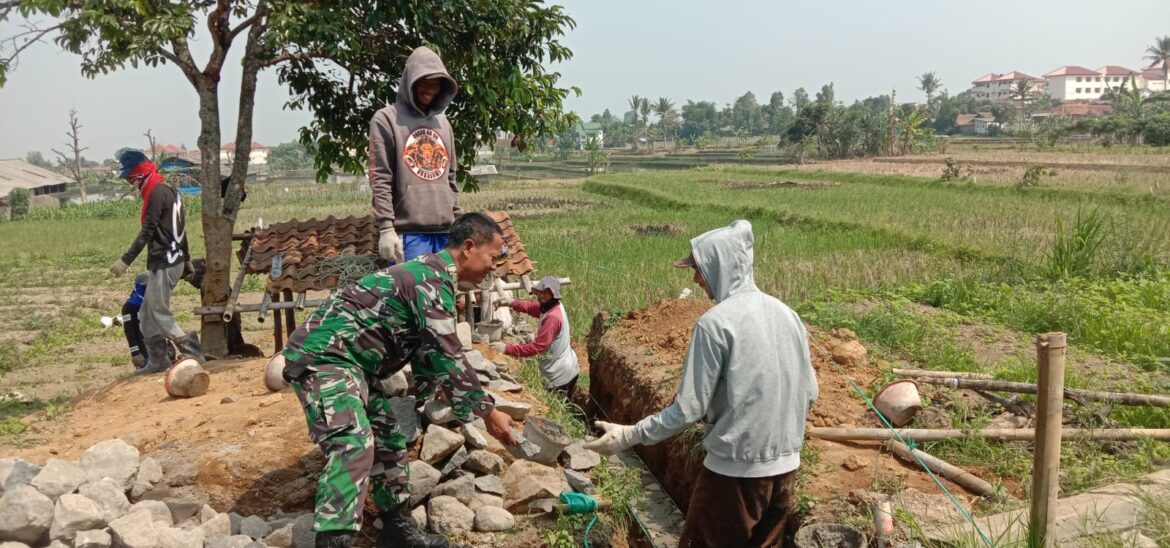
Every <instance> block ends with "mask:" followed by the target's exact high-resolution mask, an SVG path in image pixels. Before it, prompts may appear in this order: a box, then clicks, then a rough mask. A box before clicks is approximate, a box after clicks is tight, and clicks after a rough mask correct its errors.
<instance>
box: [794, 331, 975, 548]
mask: <svg viewBox="0 0 1170 548" xmlns="http://www.w3.org/2000/svg"><path fill="white" fill-rule="evenodd" d="M808 340H810V341H812V342H813V345H815V346H816V347H817V350H820V351H821V353H822V354H824V355H825V357H826V358H828V360H827V361H828V362H829V363H831V364H833V367H836V368H837V372H838V373H840V374H841V376H842V377H845V380H846V381H849V386H850V388H852V389H853V391H854V392H857V395H858V396H861V399H862V400H863V401H865V405H867V406H869V408H870V409H872V410H873V412H874V414H876V415H877V416H878V419H881V421H882V424H883V425H885V427H886V429H888V430H889V431H890V432H891V433H893V434H894V437H895V438H897V440H898V441H900V442H902V443H904V444H906V446H907V447H909V448H910V456H912V457H914V460H915V461H916V462H918V466H921V467H922V469H923V470H925V471H926V473H927V474H928V475H929V476H930V479H932V480H934V483H935V484H936V485H938V487H939V489H942V492H943V494H945V495H946V496H947V498H948V499H950V501H951V504H953V505H954V506H955V508H956V509H958V510H959V513H960V514H962V516H963V517H964V518H966V520H967V521H968V522H969V523H970V524H971V526H972V527H974V528H975V532H976V533H979V538H981V539H982V540H983V542H984V543H986V544H987V545H988V546H991V547H993V548H994V546H995V543H994V542H992V540H991V538H990V537H988V536H987V533H984V532H983V529H981V528H980V527H979V524H978V523H975V518H973V517H972V516H971V513H970V512H968V511H967V509H966V508H963V505H962V504H959V501H958V499H956V498H955V495H953V494H951V490H950V489H947V486H946V485H944V484H943V482H942V480H940V479H938V476H936V475H935V474H934V472H932V471H931V470H930V468H929V467H927V466H926V463H924V462H922V459H921V458H920V457H919V456H918V454H917V453H915V452H914V449H915V448H916V447H917V445H916V444H915V443H914V440H907V439H904V438H902V434H900V433H899V432H898V430H897V429H896V428H894V425H892V424H890V421H888V420H886V417H885V415H882V413H881V411H878V409H877V407H875V406H874V405H873V401H871V400H870V399H869V396H866V395H865V392H864V391H862V390H861V387H859V386H857V383H855V382H853V379H852V378H850V377H849V375H848V374H847V373H845V368H843V367H841V365H840V364H838V363H837V361H836V360H834V359H833V355H832V354H830V353H829V352H828V351H826V350H825V348H824V347H823V346H821V343H820V342H819V341H817V340H816V338H815V337H809V339H808Z"/></svg>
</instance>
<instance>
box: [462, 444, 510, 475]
mask: <svg viewBox="0 0 1170 548" xmlns="http://www.w3.org/2000/svg"><path fill="white" fill-rule="evenodd" d="M464 467H465V468H467V469H468V470H471V471H474V472H479V473H480V474H499V473H500V472H502V471H503V470H504V457H501V456H499V455H497V454H495V453H491V452H488V451H484V450H482V449H477V450H475V451H472V452H471V454H470V455H468V458H467V464H465V465H464Z"/></svg>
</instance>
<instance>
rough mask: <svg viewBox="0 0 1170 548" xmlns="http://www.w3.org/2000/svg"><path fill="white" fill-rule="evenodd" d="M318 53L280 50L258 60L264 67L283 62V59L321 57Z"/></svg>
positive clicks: (293, 59) (294, 59) (261, 66)
mask: <svg viewBox="0 0 1170 548" xmlns="http://www.w3.org/2000/svg"><path fill="white" fill-rule="evenodd" d="M322 58H323V57H322V56H320V55H314V54H312V53H309V52H307V51H282V52H280V53H278V54H276V55H274V56H272V57H270V58H268V59H266V60H264V61H261V62H260V68H261V69H266V68H268V67H273V66H276V65H279V64H281V63H284V62H285V61H296V60H298V59H322Z"/></svg>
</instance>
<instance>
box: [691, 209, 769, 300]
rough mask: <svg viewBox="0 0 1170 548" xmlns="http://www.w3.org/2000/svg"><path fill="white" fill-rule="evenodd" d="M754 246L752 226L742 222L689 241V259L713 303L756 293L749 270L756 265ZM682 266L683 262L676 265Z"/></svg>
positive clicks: (705, 233) (751, 271)
mask: <svg viewBox="0 0 1170 548" xmlns="http://www.w3.org/2000/svg"><path fill="white" fill-rule="evenodd" d="M754 243H755V238H754V237H753V236H752V224H751V223H750V222H748V221H745V220H742V219H741V220H738V221H733V222H732V223H731V224H730V225H728V226H725V227H723V228H716V229H715V230H711V231H709V232H704V233H703V234H700V235H698V236H696V237H694V238H693V239H691V257H693V258H694V263H695V265H696V266H698V268H699V272H700V273H702V274H703V279H704V280H705V281H706V282H707V287H709V288H711V292H712V293H714V294H715V302H723V301H724V300H727V299H728V298H729V297H731V296H733V295H737V294H739V293H743V292H745V291H757V290H758V289H757V288H756V277H755V272H754V270H753V266H752V265H753V264H754V262H755V255H754V253H753V251H752V247H753V245H754ZM685 262H686V259H683V260H682V261H679V263H685ZM687 266H689V265H687Z"/></svg>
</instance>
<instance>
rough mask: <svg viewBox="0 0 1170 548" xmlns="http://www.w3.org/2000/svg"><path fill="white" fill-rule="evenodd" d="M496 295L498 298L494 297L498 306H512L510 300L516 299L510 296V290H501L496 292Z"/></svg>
mask: <svg viewBox="0 0 1170 548" xmlns="http://www.w3.org/2000/svg"><path fill="white" fill-rule="evenodd" d="M498 295H499V296H500V298H499V299H496V303H498V304H499V305H500V306H512V302H513V301H515V300H516V299H514V298H512V292H511V291H501V292H500V293H498Z"/></svg>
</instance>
